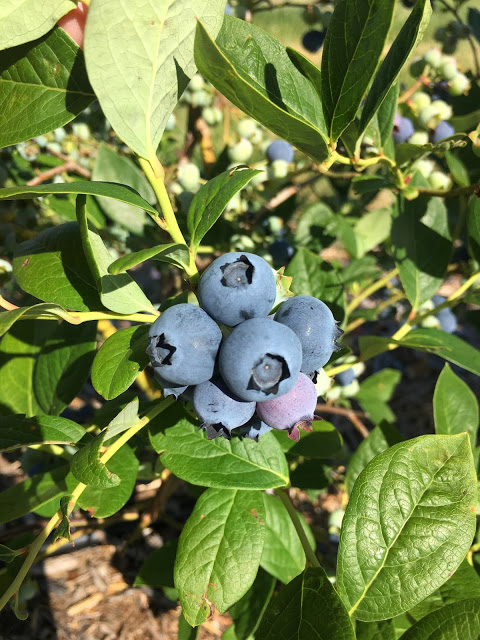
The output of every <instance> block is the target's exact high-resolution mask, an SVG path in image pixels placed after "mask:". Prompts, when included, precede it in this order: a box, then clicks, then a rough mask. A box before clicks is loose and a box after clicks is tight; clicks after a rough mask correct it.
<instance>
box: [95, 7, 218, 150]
mask: <svg viewBox="0 0 480 640" xmlns="http://www.w3.org/2000/svg"><path fill="white" fill-rule="evenodd" d="M224 9H225V0H185V1H184V2H182V3H181V4H179V3H178V2H177V1H175V0H168V1H165V2H161V3H154V2H148V3H143V4H142V5H141V8H140V10H137V11H135V10H134V11H132V7H131V6H130V5H128V4H123V3H118V2H117V1H116V0H100V1H98V0H93V1H92V3H91V5H90V9H89V13H88V21H87V27H86V30H85V57H86V61H87V68H88V77H89V78H90V82H91V83H92V85H93V88H94V89H95V93H96V94H97V96H98V99H99V101H100V104H101V106H102V109H103V111H104V113H105V115H106V117H107V118H108V120H109V121H110V122H111V124H112V127H113V128H114V129H115V132H116V133H117V134H118V135H119V137H120V138H121V139H122V140H123V141H124V142H125V143H126V144H127V145H128V146H129V147H130V148H131V149H132V150H133V151H134V152H135V153H136V154H137V155H139V156H140V157H142V158H147V159H148V158H152V157H154V156H155V152H156V149H157V147H158V145H159V142H160V139H161V137H162V134H163V130H164V128H165V125H166V123H167V120H168V118H169V116H170V114H171V113H172V111H173V108H174V107H175V105H176V104H177V102H178V100H179V98H180V96H181V95H182V93H183V91H184V90H185V88H186V86H187V84H188V82H189V80H190V78H191V77H192V76H193V74H194V73H195V71H196V68H195V63H194V61H193V41H194V35H195V27H196V24H197V20H199V19H200V20H203V21H204V22H205V23H206V24H207V25H208V27H209V29H210V30H211V31H212V33H213V34H214V37H215V35H216V34H217V32H218V30H219V28H220V26H221V24H222V19H223V13H224Z"/></svg>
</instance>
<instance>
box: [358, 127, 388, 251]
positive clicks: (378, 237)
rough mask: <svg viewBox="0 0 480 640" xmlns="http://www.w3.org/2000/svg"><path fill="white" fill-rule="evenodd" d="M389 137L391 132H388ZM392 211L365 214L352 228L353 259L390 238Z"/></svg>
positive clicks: (384, 209)
mask: <svg viewBox="0 0 480 640" xmlns="http://www.w3.org/2000/svg"><path fill="white" fill-rule="evenodd" d="M390 135H391V132H390ZM391 226H392V210H391V209H390V208H387V207H384V208H381V209H375V211H369V212H368V213H365V214H364V215H363V216H362V217H361V218H360V219H359V220H358V222H357V223H356V225H355V227H354V238H355V254H354V257H355V258H362V257H363V256H364V255H365V254H366V253H367V252H368V251H370V250H371V249H374V248H375V247H376V246H377V245H379V244H381V243H382V242H384V241H385V240H386V239H387V238H388V237H389V236H390V229H391Z"/></svg>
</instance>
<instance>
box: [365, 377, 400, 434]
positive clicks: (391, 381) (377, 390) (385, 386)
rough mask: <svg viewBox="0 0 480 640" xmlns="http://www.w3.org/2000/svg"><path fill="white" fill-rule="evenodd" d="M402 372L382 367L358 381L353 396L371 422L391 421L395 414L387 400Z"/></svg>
mask: <svg viewBox="0 0 480 640" xmlns="http://www.w3.org/2000/svg"><path fill="white" fill-rule="evenodd" d="M401 377H402V374H401V373H400V371H397V370H396V369H382V370H381V371H378V373H374V374H373V375H371V376H369V377H368V378H367V379H366V380H363V381H362V382H361V383H360V389H359V391H358V393H357V395H356V396H355V398H356V400H358V402H359V403H360V405H361V407H362V409H363V410H364V411H366V412H367V413H368V414H369V418H370V419H371V420H372V422H374V423H376V424H378V423H379V422H382V420H386V421H387V422H393V421H394V420H395V415H394V413H393V412H392V410H391V409H390V407H389V406H388V404H387V402H388V401H389V400H390V399H391V397H392V395H393V392H394V390H395V387H396V386H397V384H398V383H399V382H400V378H401Z"/></svg>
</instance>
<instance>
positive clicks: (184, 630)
mask: <svg viewBox="0 0 480 640" xmlns="http://www.w3.org/2000/svg"><path fill="white" fill-rule="evenodd" d="M199 630H200V628H199V627H197V628H196V629H195V628H193V627H191V626H190V625H189V624H188V622H187V621H186V620H185V616H184V615H183V611H182V612H180V615H179V616H178V635H177V640H195V639H196V637H197V635H198V632H199Z"/></svg>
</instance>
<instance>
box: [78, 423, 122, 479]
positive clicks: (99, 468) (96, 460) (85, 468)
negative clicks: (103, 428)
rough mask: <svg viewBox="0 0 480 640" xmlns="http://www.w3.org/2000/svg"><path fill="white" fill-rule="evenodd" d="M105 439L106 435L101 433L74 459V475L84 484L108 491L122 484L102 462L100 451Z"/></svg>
mask: <svg viewBox="0 0 480 640" xmlns="http://www.w3.org/2000/svg"><path fill="white" fill-rule="evenodd" d="M104 439H105V434H104V433H101V434H100V435H99V436H97V437H96V438H93V440H91V441H90V442H89V443H88V444H86V445H84V446H83V447H82V448H81V449H80V450H79V451H77V453H76V454H75V455H74V456H73V458H72V466H71V469H72V473H73V475H74V476H75V478H76V479H77V480H78V481H79V482H82V483H83V484H92V485H94V486H95V487H101V488H102V489H106V488H108V487H116V486H117V485H118V484H120V478H119V477H118V476H117V475H116V474H115V473H114V472H113V471H110V470H109V469H107V467H106V465H105V464H104V463H103V462H100V449H101V447H102V444H103V440H104Z"/></svg>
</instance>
